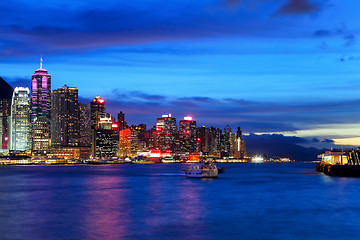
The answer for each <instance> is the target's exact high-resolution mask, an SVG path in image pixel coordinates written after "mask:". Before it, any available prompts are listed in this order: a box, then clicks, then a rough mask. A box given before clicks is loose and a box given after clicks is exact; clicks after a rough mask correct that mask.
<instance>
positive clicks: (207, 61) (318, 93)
mask: <svg viewBox="0 0 360 240" xmlns="http://www.w3.org/2000/svg"><path fill="white" fill-rule="evenodd" d="M92 3H93V5H88V6H83V5H82V3H81V2H80V3H77V4H79V5H77V4H72V6H70V5H67V4H66V3H65V5H66V6H67V8H61V10H60V4H59V3H57V1H49V2H46V3H45V2H44V3H43V5H42V8H43V9H44V10H46V9H47V10H49V11H42V12H41V16H40V18H41V21H35V20H30V21H29V22H26V21H25V18H23V17H20V16H26V15H25V14H21V13H25V11H27V10H28V8H29V9H32V8H34V6H32V5H27V4H25V3H23V2H22V1H14V5H13V7H14V9H16V11H15V10H11V9H8V6H6V5H5V4H4V3H1V9H2V10H0V11H2V12H1V13H2V16H3V23H2V28H3V30H4V31H3V32H2V33H1V34H0V38H1V39H2V40H3V41H2V42H3V45H1V49H2V50H3V51H2V58H3V61H2V63H1V64H0V68H1V70H2V71H1V76H2V77H3V78H4V79H5V80H6V81H7V82H9V83H10V84H11V85H12V86H13V87H15V86H24V87H26V86H29V85H28V84H29V83H28V79H29V75H30V74H31V73H32V72H33V71H34V69H35V67H36V66H37V64H38V59H39V56H40V54H41V53H43V56H44V59H45V62H44V65H45V68H46V69H47V70H49V72H51V75H52V79H53V80H52V85H53V86H52V89H58V88H61V87H62V86H63V85H64V84H68V85H69V86H74V87H77V88H78V89H79V99H80V101H82V102H86V103H89V102H90V100H91V99H93V97H95V96H96V95H100V96H101V97H104V98H105V99H106V100H107V102H108V105H107V106H108V109H109V110H108V111H109V112H110V113H112V115H113V116H116V114H117V113H118V112H119V111H120V110H121V111H123V112H124V113H126V118H127V119H126V120H127V121H128V122H131V123H134V124H140V123H146V124H148V125H149V126H153V125H155V121H154V119H155V118H156V117H158V116H161V115H162V114H164V113H172V114H173V115H174V116H176V117H178V118H179V117H182V116H189V115H190V116H193V117H194V119H196V121H197V122H198V123H199V126H200V125H207V126H210V125H214V126H217V127H222V128H223V127H224V126H226V125H227V124H229V125H230V126H231V127H232V128H233V129H235V128H236V126H241V128H242V130H243V131H244V132H245V133H251V132H253V133H277V134H284V135H287V136H297V137H301V138H303V137H305V138H306V139H308V140H309V145H314V146H316V145H319V144H320V143H321V144H322V145H326V144H328V145H329V146H332V145H333V143H334V142H332V140H333V141H335V143H337V144H343V145H347V144H353V145H360V143H359V141H358V139H357V138H358V136H359V135H358V134H357V131H356V129H358V128H359V127H360V124H359V122H358V120H357V119H358V118H359V117H360V114H359V113H358V112H357V108H358V105H359V104H358V102H359V99H358V97H357V95H358V91H359V90H360V89H359V88H360V86H359V85H358V78H359V76H358V75H359V74H358V67H357V63H358V56H357V52H358V44H357V36H356V33H357V31H358V25H357V24H356V22H357V21H356V20H357V19H358V18H359V16H357V14H356V10H353V9H352V8H350V7H349V6H350V5H351V4H348V3H338V2H335V1H305V0H297V1H295V0H292V1H278V2H277V3H274V2H271V1H206V2H205V3H193V2H186V1H185V2H182V3H178V2H177V3H173V4H161V2H157V1H153V2H151V3H148V4H143V5H142V4H141V3H140V2H139V3H136V4H135V3H134V4H131V3H119V4H115V3H112V2H111V1H105V2H103V4H102V5H101V8H100V9H99V10H98V11H96V12H94V9H95V6H98V4H99V2H98V1H92ZM251 3H253V5H251ZM354 3H356V2H354ZM18 5H19V6H18ZM20 5H21V6H20ZM160 6H161V7H162V8H160ZM13 7H12V8H13ZM173 8H176V9H177V11H176V12H174V11H171V9H173ZM6 10H9V11H6ZM120 10H121V11H120ZM190 10H191V12H192V14H188V13H189V11H190ZM118 12H121V13H123V14H120V13H118ZM54 13H56V14H54ZM90 13H93V15H92V16H91V17H89V14H90ZM140 13H141V14H140ZM175 13H176V14H175ZM171 14H174V16H170V15H171ZM60 15H62V16H68V17H69V18H68V20H67V21H65V22H61V21H59V16H60ZM334 15H336V16H338V17H337V18H334V17H332V16H334ZM16 16H18V18H17V19H15V17H16ZM137 16H141V17H139V18H136V17H137ZM166 19H168V20H169V21H165V20H166ZM111 20H113V21H111ZM196 20H197V21H196ZM120 22H124V23H126V24H120ZM174 28H175V29H176V30H174ZM65 35H66V36H67V37H66V38H65V39H63V40H62V41H59V37H61V36H65ZM11 39H13V40H11ZM14 39H16V40H14ZM79 39H82V40H81V41H77V40H79ZM85 39H86V40H85ZM31 44H32V47H30V46H31ZM89 66H90V67H89ZM24 81H26V84H27V85H24V84H23V83H25V82H24ZM99 83H101V84H102V87H101V89H99V87H95V86H96V84H99ZM84 100H85V101H84ZM140 116H141V117H140ZM138 119H141V120H140V121H139V120H138ZM312 139H314V141H312Z"/></svg>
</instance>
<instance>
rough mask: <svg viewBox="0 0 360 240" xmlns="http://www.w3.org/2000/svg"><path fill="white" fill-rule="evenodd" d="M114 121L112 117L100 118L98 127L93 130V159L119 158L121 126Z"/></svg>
mask: <svg viewBox="0 0 360 240" xmlns="http://www.w3.org/2000/svg"><path fill="white" fill-rule="evenodd" d="M112 120H113V119H112V118H111V117H109V118H108V117H104V118H100V119H99V121H98V127H97V128H96V129H92V131H93V136H94V137H93V141H92V144H91V155H92V157H93V158H98V159H103V158H112V157H117V154H118V143H119V125H118V124H117V123H115V122H113V121H112Z"/></svg>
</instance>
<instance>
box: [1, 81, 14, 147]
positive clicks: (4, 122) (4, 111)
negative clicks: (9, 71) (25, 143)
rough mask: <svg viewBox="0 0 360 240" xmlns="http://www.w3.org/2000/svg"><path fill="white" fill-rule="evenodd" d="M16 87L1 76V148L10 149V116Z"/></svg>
mask: <svg viewBox="0 0 360 240" xmlns="http://www.w3.org/2000/svg"><path fill="white" fill-rule="evenodd" d="M13 91H14V89H13V88H12V87H11V86H10V85H9V84H8V83H7V82H6V81H5V80H4V79H2V78H1V77H0V149H9V144H8V143H9V130H8V118H9V116H10V111H11V98H12V94H13Z"/></svg>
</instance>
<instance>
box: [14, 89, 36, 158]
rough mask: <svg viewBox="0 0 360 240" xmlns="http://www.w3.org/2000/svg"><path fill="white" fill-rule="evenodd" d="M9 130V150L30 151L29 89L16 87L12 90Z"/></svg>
mask: <svg viewBox="0 0 360 240" xmlns="http://www.w3.org/2000/svg"><path fill="white" fill-rule="evenodd" d="M9 130H10V137H9V139H10V150H17V151H25V150H29V149H31V131H30V90H29V88H23V87H16V88H15V90H14V93H13V97H12V102H11V115H10V121H9Z"/></svg>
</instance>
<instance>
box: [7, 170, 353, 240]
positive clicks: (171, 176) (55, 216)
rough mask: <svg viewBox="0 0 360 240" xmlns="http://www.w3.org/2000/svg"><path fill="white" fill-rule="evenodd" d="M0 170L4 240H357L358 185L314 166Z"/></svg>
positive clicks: (351, 180)
mask: <svg viewBox="0 0 360 240" xmlns="http://www.w3.org/2000/svg"><path fill="white" fill-rule="evenodd" d="M220 166H225V167H227V169H226V171H225V172H224V173H223V174H221V175H220V176H219V178H217V179H193V178H186V177H184V176H183V171H182V169H183V168H184V167H185V165H183V164H152V165H137V164H129V165H125V164H123V165H68V166H0V239H292V240H293V239H324V240H330V239H360V228H359V225H360V178H345V177H330V176H326V175H324V174H322V173H319V172H316V171H315V163H259V164H252V163H239V164H223V165H220Z"/></svg>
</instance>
